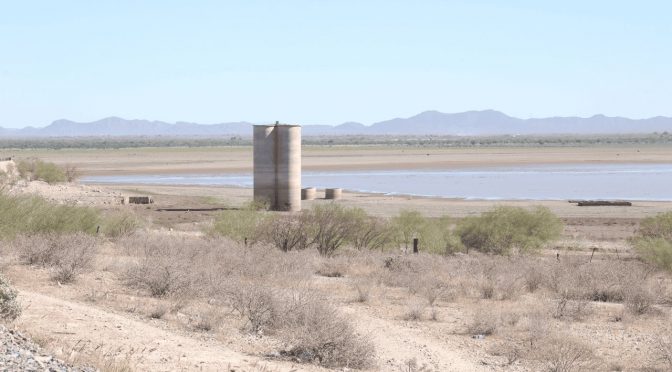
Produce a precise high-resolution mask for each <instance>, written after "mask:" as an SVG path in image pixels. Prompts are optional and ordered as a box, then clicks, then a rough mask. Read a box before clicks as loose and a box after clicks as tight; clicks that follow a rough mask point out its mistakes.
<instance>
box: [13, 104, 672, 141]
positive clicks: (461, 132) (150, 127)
mask: <svg viewBox="0 0 672 372" xmlns="http://www.w3.org/2000/svg"><path fill="white" fill-rule="evenodd" d="M252 125H253V124H252V123H249V122H233V123H222V124H197V123H188V122H177V123H175V124H171V123H166V122H161V121H150V120H126V119H122V118H119V117H109V118H105V119H101V120H97V121H94V122H89V123H78V122H74V121H70V120H65V119H61V120H56V121H54V122H53V123H51V124H50V125H48V126H46V127H43V128H34V127H26V128H23V129H8V128H0V137H104V136H110V137H117V136H119V137H120V136H166V137H175V136H194V137H197V136H243V137H249V136H251V133H252V129H251V126H252ZM664 131H672V118H670V117H663V116H657V117H652V118H648V119H628V118H623V117H608V116H604V115H595V116H591V117H588V118H581V117H550V118H539V119H519V118H515V117H511V116H508V115H506V114H503V113H501V112H499V111H494V110H484V111H467V112H462V113H454V114H447V113H442V112H438V111H425V112H422V113H420V114H418V115H415V116H412V117H409V118H396V119H391V120H386V121H381V122H378V123H374V124H372V125H369V126H366V125H363V124H361V123H357V122H347V123H343V124H340V125H336V126H330V125H303V130H302V132H303V135H304V136H330V135H331V136H339V135H457V136H480V135H503V134H509V135H534V134H545V135H550V134H617V133H623V134H626V133H653V132H664Z"/></svg>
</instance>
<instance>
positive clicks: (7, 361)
mask: <svg viewBox="0 0 672 372" xmlns="http://www.w3.org/2000/svg"><path fill="white" fill-rule="evenodd" d="M0 371H3V372H4V371H49V372H61V371H63V372H65V371H67V372H70V371H72V372H93V371H95V369H94V368H78V367H72V366H69V365H67V364H66V363H64V362H63V361H61V360H58V359H56V358H54V357H53V356H52V355H49V354H48V353H46V352H44V351H43V350H41V349H40V347H39V346H37V345H36V344H35V343H34V342H32V341H31V340H30V339H29V338H27V337H25V336H24V335H22V334H21V333H19V332H17V331H14V330H11V329H7V328H6V327H5V326H2V325H0Z"/></svg>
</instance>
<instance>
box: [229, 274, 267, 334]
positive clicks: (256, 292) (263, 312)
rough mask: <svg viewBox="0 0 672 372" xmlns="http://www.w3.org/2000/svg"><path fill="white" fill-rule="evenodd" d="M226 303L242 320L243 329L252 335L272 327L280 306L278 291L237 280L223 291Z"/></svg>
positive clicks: (258, 284)
mask: <svg viewBox="0 0 672 372" xmlns="http://www.w3.org/2000/svg"><path fill="white" fill-rule="evenodd" d="M223 295H224V298H225V301H226V302H227V303H228V305H229V306H230V307H231V309H233V310H234V311H235V312H236V313H237V314H238V315H239V316H240V317H241V318H243V319H245V324H244V325H243V328H244V329H246V330H248V331H249V332H251V333H258V332H261V331H263V329H264V328H265V327H266V326H271V325H272V322H273V320H274V318H275V317H276V315H277V312H278V309H279V304H278V301H279V300H278V294H277V293H276V291H275V290H274V289H273V288H272V287H270V286H268V285H264V284H262V283H257V282H251V281H243V280H236V281H232V283H231V285H228V286H226V287H225V288H224V289H223Z"/></svg>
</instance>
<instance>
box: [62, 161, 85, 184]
mask: <svg viewBox="0 0 672 372" xmlns="http://www.w3.org/2000/svg"><path fill="white" fill-rule="evenodd" d="M63 173H64V174H65V180H66V181H67V182H75V181H77V180H78V179H79V177H80V176H81V174H80V172H79V169H77V167H75V166H74V165H72V164H66V165H65V166H64V167H63Z"/></svg>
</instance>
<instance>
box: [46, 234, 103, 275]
mask: <svg viewBox="0 0 672 372" xmlns="http://www.w3.org/2000/svg"><path fill="white" fill-rule="evenodd" d="M56 241H57V242H58V243H57V244H58V247H57V249H56V250H55V251H54V261H53V264H52V267H53V270H54V272H53V275H52V278H53V279H54V280H57V281H59V282H61V283H68V282H72V281H73V280H75V278H76V277H77V276H78V275H79V274H81V273H82V272H84V271H86V270H88V269H90V268H91V265H92V263H93V260H94V258H95V254H96V250H97V244H98V242H97V240H96V238H95V237H93V236H91V235H86V234H83V233H76V234H69V235H62V236H59V237H58V239H56Z"/></svg>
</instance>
